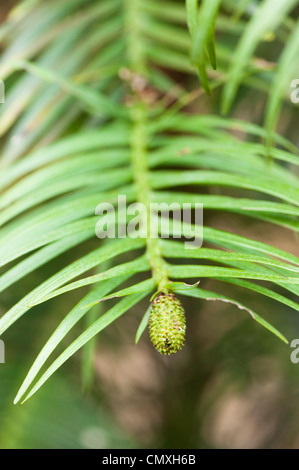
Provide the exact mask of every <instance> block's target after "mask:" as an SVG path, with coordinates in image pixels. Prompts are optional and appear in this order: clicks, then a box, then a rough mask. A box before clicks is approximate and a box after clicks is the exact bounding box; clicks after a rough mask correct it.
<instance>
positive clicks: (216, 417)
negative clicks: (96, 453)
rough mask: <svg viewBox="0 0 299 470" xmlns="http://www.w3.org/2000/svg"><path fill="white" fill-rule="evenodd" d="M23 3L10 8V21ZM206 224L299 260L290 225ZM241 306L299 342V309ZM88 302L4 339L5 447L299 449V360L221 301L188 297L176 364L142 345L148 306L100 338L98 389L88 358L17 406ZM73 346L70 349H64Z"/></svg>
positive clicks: (52, 306)
mask: <svg viewBox="0 0 299 470" xmlns="http://www.w3.org/2000/svg"><path fill="white" fill-rule="evenodd" d="M14 3H16V2H13V1H11V2H9V1H6V2H5V4H4V3H3V2H2V3H1V9H0V15H1V19H2V20H3V19H4V18H5V15H6V12H7V10H8V7H9V6H10V5H12V4H14ZM178 80H186V81H188V80H189V82H190V81H192V80H195V78H190V77H189V78H186V77H184V76H180V77H178ZM193 83H194V82H193ZM218 99H219V96H218V92H217V91H216V92H215V94H214V97H213V99H212V100H211V99H210V98H209V99H206V98H203V99H202V100H201V102H200V103H201V104H200V105H199V109H197V111H198V112H213V111H215V110H217V103H218ZM264 100H265V97H262V95H261V96H260V95H259V93H258V92H254V93H253V92H250V93H247V92H245V91H242V90H241V93H240V96H239V101H238V103H237V104H236V105H235V109H234V116H235V117H238V118H246V119H247V120H248V121H252V122H254V121H255V122H256V121H257V120H258V119H256V117H257V116H259V115H260V114H261V108H262V107H263V106H264V102H265V101H264ZM296 112H297V115H298V111H296V110H295V111H294V110H287V111H286V112H285V116H284V117H285V119H281V124H280V131H281V132H283V133H284V135H286V136H287V137H289V138H290V139H291V140H293V142H294V143H297V142H296V139H297V133H298V124H297V121H296ZM231 193H232V192H229V191H227V194H231ZM234 195H236V192H234ZM243 195H244V194H243ZM205 220H206V221H207V222H208V223H211V224H212V225H213V226H214V227H216V228H220V229H221V228H222V229H227V230H230V231H234V230H235V232H236V233H238V234H240V235H246V236H249V237H252V238H255V239H257V240H262V241H265V242H267V243H269V244H272V245H274V246H277V247H279V248H282V249H284V250H286V251H289V252H291V253H294V254H296V255H297V256H298V255H299V244H298V240H297V239H296V238H295V236H294V235H293V234H291V233H290V232H289V231H287V230H285V229H283V228H275V227H273V226H272V225H271V226H270V225H267V224H265V223H257V222H255V221H252V222H251V221H249V219H247V218H246V219H245V218H244V220H242V218H240V217H239V216H238V219H237V218H235V217H234V216H233V215H230V216H228V215H227V214H225V215H223V216H221V214H219V213H217V216H215V214H210V213H208V212H207V213H205ZM73 254H74V252H72V251H70V252H69V253H68V254H67V256H65V257H63V258H61V259H59V261H57V260H55V261H54V262H52V263H48V264H47V266H45V267H43V268H41V269H39V270H37V271H36V272H35V273H34V274H32V275H30V276H27V277H26V278H25V279H24V280H22V281H21V282H19V283H17V284H16V286H15V288H14V290H13V289H10V290H9V291H7V292H5V293H4V294H3V295H2V296H1V300H0V315H2V314H3V313H4V312H5V311H6V310H7V309H8V308H9V307H10V306H11V305H13V304H14V303H15V302H16V301H17V300H18V299H19V298H20V297H22V296H23V295H25V293H26V292H28V290H30V289H31V288H32V287H33V286H34V285H38V284H39V283H41V282H42V280H43V279H45V278H47V277H49V275H50V274H51V273H53V272H54V271H55V270H57V264H58V263H61V267H62V266H63V265H64V264H65V263H67V262H68V261H69V262H70V261H71V260H72V255H73ZM214 285H215V286H216V288H217V289H218V291H219V292H221V289H222V292H224V287H223V285H220V284H219V285H217V283H216V282H215V281H208V280H206V281H202V284H201V286H202V287H203V288H205V289H213V287H214ZM233 290H234V287H233V286H230V285H226V287H225V294H226V295H227V296H230V295H231V292H233ZM239 299H240V301H242V302H243V301H244V302H245V303H247V304H249V305H250V306H251V307H252V308H253V309H254V310H256V311H258V312H260V313H261V315H262V316H263V317H265V318H266V319H268V320H269V321H271V323H272V324H273V325H276V326H278V327H279V329H280V330H281V331H282V332H283V333H284V334H285V335H286V336H287V337H288V338H289V339H290V340H292V339H293V338H297V337H298V338H299V316H298V313H296V312H294V311H292V310H291V309H289V308H287V307H284V306H282V305H280V304H277V303H276V302H274V301H271V300H270V299H263V298H262V297H259V299H257V300H255V298H254V295H253V294H252V293H251V294H249V293H246V292H245V291H242V290H240V293H239ZM78 300H79V297H78V294H76V293H71V294H67V295H64V296H61V297H58V298H55V299H54V300H52V301H50V302H47V303H46V304H43V305H42V306H40V307H37V308H34V309H33V310H32V311H31V312H30V313H29V314H28V315H25V316H24V317H23V318H22V319H20V320H19V321H18V322H17V323H16V325H14V327H13V328H11V329H10V330H9V331H8V332H7V333H6V334H5V337H4V340H5V346H6V363H5V364H0V448H1V449H13V448H21V449H31V448H49V449H60V448H96V449H97V448H104V449H105V448H108V449H109V448H138V447H141V448H298V447H299V364H293V363H292V362H291V360H290V354H291V351H292V350H291V348H290V346H287V345H285V344H284V343H282V342H281V341H279V339H277V338H276V337H274V336H273V335H271V334H270V333H269V332H267V331H266V330H265V329H263V328H261V327H260V326H259V325H258V324H257V323H255V322H253V321H252V320H251V318H250V316H249V315H248V313H247V312H245V311H241V310H239V309H238V308H237V307H234V306H232V305H229V304H225V303H222V302H204V301H195V300H191V299H190V300H189V299H187V298H184V300H183V302H184V307H185V311H186V315H187V342H186V345H185V347H184V349H183V351H182V352H180V353H179V354H177V355H176V356H175V357H162V356H160V355H159V354H158V353H157V352H156V351H155V350H154V349H153V347H152V345H151V343H150V340H149V335H148V332H145V334H144V335H143V337H142V338H141V340H140V342H139V344H138V345H135V344H134V339H135V333H136V329H137V328H138V325H139V322H140V319H141V318H142V315H143V313H144V311H145V310H146V305H147V302H148V299H146V300H145V301H144V302H143V303H142V304H139V306H138V308H137V309H133V311H131V312H130V314H129V315H128V314H126V315H124V316H123V317H121V318H120V319H119V320H118V321H117V322H115V323H114V324H112V325H111V326H110V327H109V328H107V329H106V330H104V332H103V333H102V334H101V336H100V337H99V338H98V340H97V344H96V348H95V350H94V353H93V362H92V369H93V374H94V377H93V379H92V380H91V383H90V386H89V387H87V388H86V386H85V387H84V386H83V385H82V362H83V354H84V353H83V352H79V353H78V354H76V355H75V356H74V357H73V358H72V359H70V360H69V361H68V363H67V364H66V365H65V366H64V367H63V368H62V369H61V370H60V371H59V372H57V373H56V374H55V375H54V376H53V377H52V378H51V380H50V381H49V382H47V384H46V385H45V386H43V387H42V389H41V390H40V391H39V392H38V393H37V394H36V395H35V396H34V397H33V398H32V399H30V400H29V401H28V402H26V403H25V404H24V405H21V406H20V405H17V406H14V405H13V399H14V397H15V394H16V392H17V390H18V388H19V386H20V384H21V382H22V380H23V379H24V377H25V375H26V373H27V371H28V369H29V367H30V366H31V364H32V362H33V360H34V358H35V357H36V355H37V354H38V353H39V351H40V349H41V348H42V346H43V345H44V343H45V341H46V340H47V339H48V337H49V335H50V334H51V333H52V331H54V329H55V328H56V326H57V325H58V324H59V322H60V321H61V318H62V317H63V315H64V312H66V311H69V310H70V309H71V308H72V307H73V306H74V304H75V303H76V301H78ZM143 308H144V309H143ZM80 326H82V324H80V323H79V324H78V325H77V326H76V328H75V329H74V333H73V334H74V335H75V333H76V332H78V331H80ZM68 341H69V338H68ZM66 344H68V343H62V345H60V347H61V350H62V349H63V347H65V346H66ZM59 352H60V350H59V348H58V353H59ZM58 353H57V354H58Z"/></svg>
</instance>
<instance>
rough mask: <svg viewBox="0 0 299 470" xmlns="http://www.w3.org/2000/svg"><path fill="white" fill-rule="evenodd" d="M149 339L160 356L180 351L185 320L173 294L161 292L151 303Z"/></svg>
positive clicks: (183, 339) (183, 336) (179, 304)
mask: <svg viewBox="0 0 299 470" xmlns="http://www.w3.org/2000/svg"><path fill="white" fill-rule="evenodd" d="M148 322H149V330H150V338H151V341H152V343H153V345H154V346H155V348H156V349H157V351H159V352H160V353H161V354H166V355H168V354H174V353H176V352H177V351H180V350H181V349H182V347H183V344H184V341H185V331H186V319H185V311H184V309H183V306H182V304H181V302H180V301H179V300H178V299H177V298H176V297H175V295H174V294H173V293H170V292H161V293H160V294H159V295H158V296H157V297H156V298H155V299H154V300H153V303H152V308H151V313H150V316H149V320H148Z"/></svg>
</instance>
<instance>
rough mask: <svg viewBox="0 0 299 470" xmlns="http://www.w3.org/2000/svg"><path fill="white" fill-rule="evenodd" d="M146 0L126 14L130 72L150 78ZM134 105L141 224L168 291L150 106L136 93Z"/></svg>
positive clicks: (131, 4)
mask: <svg viewBox="0 0 299 470" xmlns="http://www.w3.org/2000/svg"><path fill="white" fill-rule="evenodd" d="M143 1H144V0H124V3H125V8H126V10H125V12H126V29H127V38H128V45H127V54H128V59H129V64H130V70H131V72H132V73H133V74H136V75H141V76H143V77H144V76H146V59H145V57H144V46H143V44H142V40H143V36H142V32H141V30H140V18H141V15H142V14H143V12H142V8H141V5H142V2H143ZM132 103H133V104H132V106H131V108H130V117H131V120H132V133H131V142H130V143H131V161H132V169H133V179H134V182H135V186H136V189H137V202H139V203H141V204H142V205H143V207H144V208H145V214H144V219H143V220H142V221H141V223H145V224H146V254H147V256H148V259H149V262H150V265H151V268H152V275H153V279H154V281H155V283H156V285H157V287H158V291H162V290H165V289H166V286H167V285H168V284H169V280H168V275H167V270H166V263H165V261H164V259H163V257H162V255H161V251H160V248H159V245H158V239H157V238H152V237H151V234H150V220H151V209H150V196H149V195H150V191H151V188H150V184H149V180H148V165H147V148H148V133H147V129H148V108H147V105H146V103H145V102H144V101H143V100H142V98H141V97H140V96H138V94H134V93H133V92H132Z"/></svg>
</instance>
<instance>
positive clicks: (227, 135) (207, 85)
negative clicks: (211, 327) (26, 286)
mask: <svg viewBox="0 0 299 470" xmlns="http://www.w3.org/2000/svg"><path fill="white" fill-rule="evenodd" d="M296 6H298V2H297V1H295V0H283V1H281V0H275V1H274V0H264V1H262V2H255V1H246V2H244V1H240V2H232V1H229V0H223V1H222V2H221V4H220V1H219V0H215V1H211V0H204V1H202V2H201V4H200V6H198V2H197V1H195V0H192V1H189V0H187V2H186V5H185V3H184V2H183V1H174V0H172V1H167V2H158V1H156V0H146V1H142V0H110V1H109V2H104V1H87V0H66V1H64V2H60V1H56V0H53V1H51V2H43V1H41V0H35V1H33V0H25V1H22V2H20V3H19V5H18V6H17V7H16V8H15V9H14V10H12V12H11V14H10V16H9V17H8V19H7V21H6V22H5V23H4V24H3V25H2V27H1V29H0V37H1V39H2V42H3V44H4V45H5V50H4V52H3V53H2V56H1V60H0V77H1V78H2V79H4V80H5V83H6V103H5V105H2V107H1V109H0V132H1V136H2V142H3V145H2V157H1V160H0V167H1V175H0V187H1V196H0V207H1V214H0V224H1V229H0V241H1V243H0V253H1V254H0V256H1V268H2V272H1V277H0V288H1V291H4V289H7V288H10V289H12V288H13V287H12V286H13V285H14V283H16V282H17V281H20V280H21V279H23V278H24V277H25V276H26V275H28V274H29V273H32V272H34V271H35V270H36V269H37V268H39V267H40V266H42V265H44V264H46V263H48V262H49V261H51V260H53V259H57V258H58V257H62V256H64V255H65V253H66V252H67V251H68V250H71V249H73V248H75V247H81V246H82V245H84V247H86V248H87V251H86V252H85V254H84V255H82V256H76V258H75V259H74V260H73V262H72V263H71V264H67V265H66V266H65V267H64V268H63V269H62V270H60V271H58V272H56V273H55V274H54V275H52V276H51V277H49V278H48V279H45V280H44V282H43V283H42V284H41V285H38V286H37V287H35V288H34V289H33V290H32V291H31V292H29V293H28V294H27V295H26V296H25V297H23V298H22V299H20V300H19V302H17V303H16V304H15V305H13V306H12V307H11V308H10V309H9V310H8V311H7V312H6V313H5V314H4V315H3V316H2V318H1V319H0V331H1V333H2V334H3V333H4V332H5V331H6V330H7V329H8V328H9V327H10V326H11V325H13V324H14V323H15V322H16V321H17V320H18V319H19V318H20V317H21V316H22V315H24V314H25V313H26V314H27V312H28V311H29V309H30V308H32V307H33V306H36V305H39V304H41V303H43V302H46V301H48V300H49V299H52V298H55V297H57V296H58V295H62V294H63V293H66V292H71V291H74V290H77V289H81V288H83V287H84V286H90V287H91V290H90V291H89V292H87V294H86V295H85V296H83V297H82V299H81V300H80V301H79V302H78V303H77V304H76V305H75V306H74V308H73V309H72V310H71V311H70V312H69V313H67V314H66V315H65V317H64V319H63V320H62V321H61V322H60V324H59V325H58V327H57V329H56V330H55V331H54V332H53V334H52V335H51V337H50V338H49V340H48V341H47V343H46V344H45V346H44V347H43V349H42V350H41V352H40V354H39V355H38V357H37V358H36V360H35V361H34V363H33V365H32V367H31V369H30V371H29V373H28V375H27V376H26V378H25V380H24V382H23V384H22V386H21V388H20V390H19V392H18V394H17V397H16V399H15V403H17V402H19V401H20V400H22V401H24V400H26V399H28V398H29V397H30V396H32V395H33V394H34V393H35V392H36V391H37V390H38V389H39V388H40V387H41V386H42V385H43V384H44V382H45V381H46V380H47V379H48V378H49V377H50V376H51V375H52V374H53V373H54V372H55V371H56V370H57V369H58V368H59V367H60V366H61V365H63V364H64V363H65V362H66V361H67V359H69V358H70V357H71V356H72V355H73V354H74V353H75V352H76V351H78V350H79V349H80V348H82V347H83V346H85V345H86V344H87V343H88V342H89V341H91V340H92V339H93V338H94V337H95V336H96V335H97V334H98V333H99V332H101V331H102V330H103V329H104V328H106V327H107V326H108V325H110V324H111V323H112V322H113V321H114V320H116V319H117V318H119V317H120V316H121V315H123V314H125V313H126V312H127V311H128V310H129V309H131V308H132V307H133V306H134V305H136V304H138V303H139V302H140V301H141V300H142V299H143V298H144V297H146V296H150V295H153V294H154V293H155V292H157V291H158V292H160V291H163V290H165V289H169V290H171V291H173V292H175V293H176V294H178V295H181V296H189V297H193V298H194V299H201V300H204V301H205V300H210V299H218V300H220V301H224V302H230V303H231V304H232V305H236V306H237V307H239V308H240V309H243V310H245V311H246V312H247V313H249V314H250V315H251V317H252V318H253V319H254V320H256V321H257V322H259V323H260V324H261V325H263V326H265V327H266V328H267V329H269V330H270V331H271V332H272V333H274V334H276V335H277V336H278V337H280V338H281V339H282V340H284V341H285V342H287V339H286V338H285V336H284V335H283V334H282V333H280V332H279V331H278V330H277V329H276V328H275V327H274V326H272V325H270V324H269V323H268V322H267V321H266V320H264V319H263V318H261V317H260V316H259V314H257V313H256V312H254V311H252V309H251V308H249V307H248V306H245V305H243V304H242V303H240V302H239V301H238V287H241V288H245V289H248V290H249V291H251V292H252V293H255V294H259V295H261V296H266V297H270V298H272V299H275V300H276V301H277V302H280V303H282V304H285V305H287V306H289V307H290V308H293V309H295V310H299V304H298V303H297V302H295V301H294V300H293V298H294V296H296V295H298V292H299V286H298V284H299V276H298V273H299V258H298V257H296V256H295V255H293V254H291V253H288V252H286V251H283V250H281V249H278V248H276V247H274V246H271V245H269V244H267V243H262V242H260V241H256V240H253V239H251V238H249V237H244V236H240V235H238V234H236V233H231V232H228V231H223V230H219V229H216V228H213V227H211V226H208V225H205V226H204V229H203V239H204V244H205V246H204V247H203V248H198V249H192V250H190V249H186V247H185V246H184V243H183V242H182V241H180V242H178V241H176V240H173V239H168V240H167V239H164V238H163V235H165V233H166V230H167V227H166V223H165V221H164V220H163V217H159V222H160V225H159V227H160V233H159V235H160V238H158V239H157V238H150V237H149V234H148V233H147V234H146V235H147V236H146V237H145V238H137V239H133V238H129V237H127V238H120V239H117V240H105V242H103V241H100V240H98V246H97V247H96V248H94V246H93V245H92V243H90V242H92V241H94V238H95V226H96V224H97V222H98V220H99V217H98V216H96V215H94V214H95V208H96V206H97V205H98V204H99V203H101V202H104V201H106V202H107V201H108V202H112V203H116V202H117V198H118V195H120V194H121V195H125V196H126V198H127V201H128V202H129V203H131V202H140V203H143V204H144V206H145V207H146V211H147V215H150V203H151V202H158V203H159V202H166V203H171V202H173V201H176V202H178V203H179V204H180V205H183V203H186V202H189V203H191V204H192V207H195V204H196V203H202V204H203V205H204V209H205V210H216V211H220V212H221V213H223V212H228V213H234V214H237V215H239V216H240V217H242V216H243V217H246V218H247V217H248V218H254V219H257V220H261V221H264V222H265V224H268V223H270V224H276V225H279V226H283V227H285V228H286V229H289V230H292V231H294V232H295V233H296V232H298V230H299V225H298V215H299V207H298V206H299V185H298V176H296V175H297V174H298V165H299V159H298V156H297V149H296V147H295V146H294V144H292V143H291V142H289V141H288V140H287V139H286V138H285V137H284V136H282V135H278V134H276V133H275V130H276V126H277V122H278V117H279V112H280V109H281V106H282V105H283V102H284V99H286V98H287V99H288V91H289V90H288V84H289V83H290V81H291V78H292V77H293V75H294V73H295V71H296V70H295V65H294V64H295V57H296V53H297V50H298V46H299V35H298V25H299V24H298V23H295V21H294V20H293V18H292V16H291V13H292V10H293V9H294V8H295V7H296ZM186 7H187V8H186ZM218 10H219V11H218ZM217 12H218V13H217ZM188 28H189V32H188ZM214 28H215V30H216V46H215V40H214ZM189 33H190V34H189ZM272 36H274V38H275V41H278V42H279V45H280V48H281V49H282V52H281V53H280V55H279V56H278V57H274V58H272V61H270V60H261V59H259V57H258V56H255V52H256V50H257V47H258V46H261V45H263V46H265V42H266V45H267V41H268V40H269V37H270V39H271V38H272V39H273V37H272ZM222 38H225V40H222ZM273 40H274V39H273ZM232 50H234V53H233V54H232ZM189 55H190V57H189ZM216 56H217V62H216ZM273 60H274V61H277V62H278V65H277V67H275V68H274V67H273ZM210 64H211V66H212V68H211V67H210ZM216 66H217V69H216ZM212 69H216V70H212ZM176 74H183V76H184V77H187V78H186V79H185V82H184V85H182V84H181V83H180V81H179V80H176V78H174V77H176ZM195 74H197V75H198V77H199V80H200V84H199V83H198V81H197V80H195V79H194V75H195ZM178 76H179V75H178ZM190 84H191V90H190ZM220 85H221V86H223V90H222V98H221V102H222V110H223V111H224V112H226V113H228V112H229V110H230V108H231V107H232V105H233V103H235V102H236V101H237V96H238V93H241V91H242V87H244V86H245V87H247V88H248V90H253V91H254V92H256V93H261V94H263V95H264V94H269V98H268V102H267V106H266V109H265V114H264V122H265V126H261V127H260V126H258V125H257V124H253V123H251V122H246V121H242V120H237V119H233V118H228V117H220V116H219V115H217V114H215V115H213V114H206V113H204V114H199V113H197V112H196V113H192V110H191V111H190V108H191V105H192V104H194V102H195V100H196V99H197V98H198V97H199V96H200V97H201V95H202V89H204V90H205V91H206V92H208V93H209V92H210V90H215V93H218V88H219V87H220ZM241 85H242V86H241ZM240 87H241V88H240ZM216 90H217V91H216ZM233 131H241V132H242V133H243V134H245V135H246V137H247V138H246V139H241V138H239V137H237V136H236V135H235V132H233ZM261 139H262V140H263V141H262V142H261ZM269 157H270V158H269ZM213 188H217V190H218V192H217V195H215V194H213V191H212V189H213ZM227 188H228V189H229V190H231V193H226V192H225V191H226V190H227ZM182 229H184V233H185V235H187V234H188V233H189V234H193V232H194V227H193V226H192V225H191V224H188V223H187V222H176V221H173V224H172V227H171V230H172V235H173V236H174V237H175V236H176V235H177V234H179V233H181V232H182ZM200 260H201V262H200ZM203 260H205V261H204V262H203ZM206 262H208V263H209V264H206ZM204 263H205V264H204ZM95 269H96V270H97V272H94V271H93V270H95ZM140 273H144V274H143V275H144V276H145V277H144V278H142V279H144V280H142V281H140ZM204 278H212V279H217V280H220V281H221V282H223V283H231V284H234V285H235V286H236V290H235V293H236V298H228V297H226V296H224V295H223V294H220V293H217V292H210V291H207V290H204V289H203V288H201V287H197V286H194V288H188V286H186V284H185V283H187V282H196V281H198V280H201V281H202V280H203V279H204ZM259 281H267V282H269V285H267V287H265V286H264V285H263V284H261V283H260V282H259ZM282 291H285V292H284V293H283V294H282V293H281V292H282ZM113 297H122V298H121V299H120V300H119V301H117V302H116V303H114V304H113V305H112V306H111V307H110V305H111V304H110V303H109V300H108V299H109V298H113ZM101 300H105V302H102V303H101V307H102V309H105V312H104V313H102V314H101V315H100V316H97V317H96V318H95V319H94V321H93V322H92V323H91V324H90V325H89V326H88V327H87V328H86V329H85V330H83V331H82V333H81V334H80V335H79V336H78V337H77V338H76V339H74V340H73V341H72V342H71V343H70V344H69V346H68V347H67V348H66V349H65V350H64V351H63V352H62V353H61V354H60V355H59V356H58V357H57V358H56V359H55V360H54V361H53V362H52V363H51V364H50V366H48V367H47V368H46V369H45V371H44V372H43V373H42V374H41V375H40V377H39V378H38V375H39V374H40V372H41V370H42V368H43V367H44V365H45V363H46V361H47V360H48V358H49V357H50V355H51V354H52V353H53V352H54V351H55V350H56V348H57V346H58V345H59V344H60V343H61V341H62V340H63V339H64V338H65V336H66V335H67V334H68V333H69V332H70V331H71V330H72V328H73V327H74V326H75V325H76V324H77V323H78V322H79V320H80V319H81V318H83V316H85V315H88V312H89V311H90V310H91V309H93V308H94V307H97V306H98V303H99V302H100V301H101ZM194 301H196V300H194ZM109 307H110V308H109ZM145 315H146V316H145V317H144V319H143V320H142V323H141V326H140V328H139V330H138V333H137V340H138V339H139V338H140V336H141V334H142V332H143V331H144V329H145V327H146V324H147V322H146V319H147V316H148V312H147V313H146V314H145ZM186 317H187V328H188V312H187V315H186Z"/></svg>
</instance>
